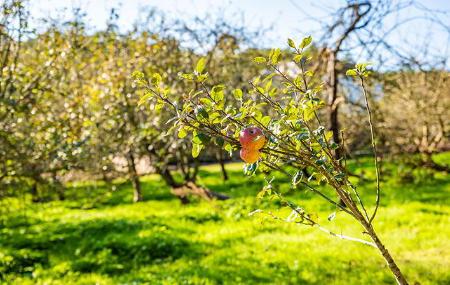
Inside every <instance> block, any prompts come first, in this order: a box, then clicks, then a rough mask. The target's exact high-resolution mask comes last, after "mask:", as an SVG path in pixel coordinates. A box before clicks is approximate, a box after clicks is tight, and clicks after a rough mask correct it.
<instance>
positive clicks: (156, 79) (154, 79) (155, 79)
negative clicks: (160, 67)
mask: <svg viewBox="0 0 450 285" xmlns="http://www.w3.org/2000/svg"><path fill="white" fill-rule="evenodd" d="M161 80H162V78H161V75H160V74H159V73H153V75H152V79H151V81H150V82H151V83H152V85H154V86H158V85H159V84H160V83H161Z"/></svg>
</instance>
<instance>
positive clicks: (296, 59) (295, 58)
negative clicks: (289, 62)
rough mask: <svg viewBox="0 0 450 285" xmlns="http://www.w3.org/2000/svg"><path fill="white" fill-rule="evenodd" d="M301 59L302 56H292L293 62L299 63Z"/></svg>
mask: <svg viewBox="0 0 450 285" xmlns="http://www.w3.org/2000/svg"><path fill="white" fill-rule="evenodd" d="M302 58H303V54H297V55H296V56H294V62H295V63H299V62H300V60H302Z"/></svg>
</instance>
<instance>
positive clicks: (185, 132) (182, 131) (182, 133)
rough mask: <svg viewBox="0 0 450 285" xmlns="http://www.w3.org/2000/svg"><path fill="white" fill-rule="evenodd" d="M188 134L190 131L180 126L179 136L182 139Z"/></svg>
mask: <svg viewBox="0 0 450 285" xmlns="http://www.w3.org/2000/svg"><path fill="white" fill-rule="evenodd" d="M187 135H188V132H187V131H186V130H185V129H184V128H180V130H179V131H178V137H179V138H180V139H182V138H185V137H186V136H187Z"/></svg>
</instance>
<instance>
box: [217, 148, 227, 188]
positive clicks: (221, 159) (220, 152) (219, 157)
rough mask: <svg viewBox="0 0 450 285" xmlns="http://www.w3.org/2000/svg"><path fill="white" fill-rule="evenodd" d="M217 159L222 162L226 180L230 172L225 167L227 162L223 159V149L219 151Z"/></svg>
mask: <svg viewBox="0 0 450 285" xmlns="http://www.w3.org/2000/svg"><path fill="white" fill-rule="evenodd" d="M217 160H218V161H219V164H220V170H221V171H222V178H223V180H224V181H227V180H228V173H227V170H226V168H225V162H224V160H223V151H222V150H221V149H219V150H218V151H217Z"/></svg>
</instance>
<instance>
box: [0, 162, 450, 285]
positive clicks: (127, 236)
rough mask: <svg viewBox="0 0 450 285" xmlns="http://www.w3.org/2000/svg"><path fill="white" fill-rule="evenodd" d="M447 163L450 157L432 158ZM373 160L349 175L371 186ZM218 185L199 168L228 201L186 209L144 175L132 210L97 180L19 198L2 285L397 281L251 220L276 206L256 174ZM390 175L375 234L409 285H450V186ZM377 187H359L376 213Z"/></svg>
mask: <svg viewBox="0 0 450 285" xmlns="http://www.w3.org/2000/svg"><path fill="white" fill-rule="evenodd" d="M438 159H439V160H440V161H441V162H447V163H449V162H450V154H449V153H446V154H443V155H441V156H439V157H438ZM370 161H371V160H370V159H363V160H361V161H359V162H356V161H352V162H351V163H350V165H349V166H350V168H351V169H352V170H353V171H354V172H357V173H364V175H365V176H366V177H368V178H372V177H373V173H372V172H371V171H370V170H369V169H370ZM227 169H228V170H229V172H230V180H229V181H227V182H223V181H222V179H221V176H220V171H219V168H218V167H217V166H215V165H211V166H206V167H204V168H202V170H201V173H200V176H201V178H200V183H201V184H203V185H206V186H208V187H209V188H210V189H213V190H215V191H218V192H223V193H227V194H228V195H230V196H231V197H232V199H230V200H228V201H214V202H205V201H200V200H194V201H193V203H191V204H189V205H185V206H183V205H181V204H180V203H179V201H178V200H177V199H175V198H174V197H173V196H172V195H171V194H170V192H169V189H168V188H167V187H166V186H165V185H164V183H163V182H162V181H161V180H160V179H159V177H158V176H154V175H150V176H146V177H143V178H142V182H143V189H144V197H145V200H146V201H145V202H142V203H138V204H133V203H132V202H131V198H132V190H131V185H130V184H129V183H127V182H125V181H117V182H116V183H115V185H114V186H115V188H116V190H115V191H113V192H111V191H108V189H106V187H105V186H104V185H103V184H101V183H98V182H89V183H74V184H73V185H71V186H70V187H69V188H68V190H67V196H68V197H67V200H66V201H63V202H60V201H52V202H47V203H40V204H31V203H29V202H26V204H25V205H23V202H24V199H25V201H28V200H29V197H28V196H23V195H18V197H17V198H8V199H5V200H3V201H1V205H0V206H2V207H3V210H2V213H3V214H2V217H1V218H2V220H1V224H0V283H1V284H394V281H393V279H392V277H391V274H390V272H389V270H388V269H387V266H386V264H385V263H384V261H383V260H382V258H381V257H380V256H379V254H378V252H377V251H376V250H375V249H373V248H371V247H368V246H365V245H362V244H359V243H354V242H349V241H342V240H339V239H336V238H334V237H332V236H330V235H327V234H324V233H322V232H320V231H318V230H317V229H315V228H311V227H307V226H296V225H294V224H289V223H283V222H279V221H275V220H272V219H267V218H264V216H251V217H250V216H249V215H248V213H249V212H251V211H253V210H255V209H271V210H272V211H273V213H275V214H277V215H280V216H287V215H288V213H287V212H286V210H284V209H280V207H279V205H278V203H277V201H268V200H266V199H263V200H258V199H256V198H255V196H256V194H257V193H258V192H259V190H260V189H261V187H262V185H263V177H261V176H256V177H251V178H249V177H245V176H244V175H243V174H242V165H241V164H230V165H227ZM385 169H386V175H385V177H387V178H386V179H385V181H383V183H382V187H383V196H382V200H381V208H380V210H379V214H378V216H377V219H376V222H375V228H376V229H377V231H378V232H379V234H380V236H381V238H382V240H383V241H384V242H385V244H386V246H387V247H388V249H389V250H390V251H391V253H392V254H393V256H394V257H395V258H396V259H397V261H398V263H399V266H400V267H401V268H402V269H403V270H404V272H405V274H406V276H407V278H408V279H409V281H410V282H411V284H415V282H417V284H422V285H425V284H450V271H449V270H448V269H449V268H450V250H449V247H448V244H449V242H450V228H449V226H448V225H449V222H450V219H449V217H450V206H449V205H450V203H449V202H450V195H449V194H450V177H448V176H444V175H443V174H439V173H436V174H432V173H430V172H429V171H423V170H419V171H418V172H416V173H414V175H415V177H416V179H415V181H412V182H404V181H403V182H402V179H401V177H402V176H403V174H402V173H403V172H404V171H405V169H403V168H401V167H400V166H398V165H396V164H394V163H391V164H387V165H385ZM276 179H277V181H279V182H280V183H283V185H282V187H281V191H282V192H283V193H284V195H286V196H287V197H289V199H292V200H294V201H296V202H297V203H298V204H300V205H301V206H302V207H304V208H305V209H306V210H307V211H310V212H314V213H317V215H318V217H319V218H318V219H319V222H320V223H321V224H323V226H326V227H327V228H330V229H332V230H334V231H336V232H339V233H341V232H342V233H345V234H348V235H353V236H356V237H360V238H364V236H362V234H361V228H360V227H358V226H356V225H355V223H353V221H352V220H351V219H350V218H348V217H346V216H345V215H344V214H343V213H337V216H336V219H335V220H333V221H331V222H330V221H328V220H327V217H328V215H329V214H331V213H332V212H334V210H335V209H333V207H332V206H331V205H328V204H326V203H324V202H323V201H322V200H321V199H320V198H318V197H317V196H314V195H313V194H312V193H310V192H308V191H306V190H305V189H291V187H290V186H289V183H288V181H285V180H283V178H281V177H277V178H276ZM373 185H374V183H373V182H370V181H369V182H364V183H359V185H358V187H359V189H360V191H361V192H362V193H363V196H364V197H366V198H365V201H367V202H366V203H367V204H368V205H370V207H369V208H373V201H374V200H375V196H374V192H375V191H374V186H373Z"/></svg>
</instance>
